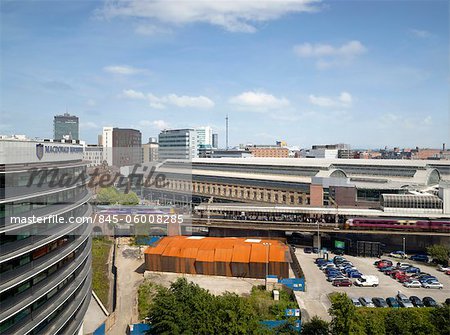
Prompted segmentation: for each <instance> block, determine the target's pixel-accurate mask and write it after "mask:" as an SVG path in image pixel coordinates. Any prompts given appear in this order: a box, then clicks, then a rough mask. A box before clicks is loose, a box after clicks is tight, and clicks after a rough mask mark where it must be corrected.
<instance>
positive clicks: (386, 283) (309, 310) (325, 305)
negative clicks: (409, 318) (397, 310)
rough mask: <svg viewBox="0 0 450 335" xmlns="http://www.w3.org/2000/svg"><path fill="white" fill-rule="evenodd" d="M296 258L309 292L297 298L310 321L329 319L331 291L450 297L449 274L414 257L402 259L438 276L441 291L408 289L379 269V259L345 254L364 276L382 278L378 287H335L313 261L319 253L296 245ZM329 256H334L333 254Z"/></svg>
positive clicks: (440, 300) (439, 299)
mask: <svg viewBox="0 0 450 335" xmlns="http://www.w3.org/2000/svg"><path fill="white" fill-rule="evenodd" d="M295 255H296V256H297V259H298V261H299V263H300V266H301V267H302V270H303V272H304V274H305V281H306V292H295V294H296V297H297V300H298V301H299V305H300V309H301V310H302V315H303V319H304V320H305V321H307V320H309V319H310V318H311V317H312V316H314V315H317V316H319V317H321V318H322V319H324V320H328V321H329V320H330V319H331V318H330V316H329V315H328V309H329V308H330V307H331V303H330V301H329V299H328V294H330V293H332V292H345V293H347V294H348V296H349V297H351V298H359V297H367V296H368V297H371V298H372V297H382V298H387V297H393V296H395V295H396V294H397V293H398V291H401V292H402V293H404V294H405V295H407V296H408V297H409V296H412V295H415V296H418V297H419V298H421V299H422V298H423V297H425V296H429V297H432V298H433V299H435V300H436V301H437V302H438V303H443V302H444V301H445V299H446V298H449V297H450V276H448V275H446V274H445V273H442V272H439V271H437V269H436V267H434V266H431V265H427V264H424V263H420V262H414V261H411V260H403V261H402V262H405V263H410V264H413V265H414V266H418V267H419V268H420V269H421V270H422V272H427V273H430V274H431V275H433V276H436V277H437V278H438V279H439V281H440V282H441V283H442V284H443V285H444V288H443V289H442V290H439V289H425V288H406V287H404V286H403V285H402V284H401V283H399V282H398V281H396V280H395V279H393V278H391V277H390V276H387V275H385V274H383V273H381V272H379V271H378V270H377V269H376V268H375V266H374V265H373V263H374V262H375V261H376V260H377V258H370V257H368V258H363V257H354V256H348V255H345V256H344V257H345V258H346V259H348V260H349V261H351V262H352V263H353V264H354V266H356V267H357V269H358V270H359V271H360V272H362V273H363V274H365V275H376V276H377V277H378V278H379V283H380V284H379V286H378V287H357V286H352V287H334V286H332V285H331V283H330V282H328V281H327V280H326V277H325V274H324V273H323V272H322V271H321V270H320V269H319V268H318V267H317V266H316V264H315V263H314V260H315V258H317V254H305V253H304V252H303V248H297V251H296V252H295ZM330 256H331V257H332V256H334V255H332V254H330ZM383 259H391V260H392V261H393V262H394V264H395V263H396V262H397V261H399V260H398V259H395V258H391V257H383ZM400 261H401V260H400Z"/></svg>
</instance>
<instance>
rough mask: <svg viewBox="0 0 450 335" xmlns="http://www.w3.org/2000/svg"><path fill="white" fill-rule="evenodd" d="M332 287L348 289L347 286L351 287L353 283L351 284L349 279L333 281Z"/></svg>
mask: <svg viewBox="0 0 450 335" xmlns="http://www.w3.org/2000/svg"><path fill="white" fill-rule="evenodd" d="M332 285H333V286H346V287H348V286H352V285H353V283H352V281H351V280H350V279H347V278H344V279H336V280H333V282H332Z"/></svg>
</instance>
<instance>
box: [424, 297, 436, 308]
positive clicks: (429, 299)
mask: <svg viewBox="0 0 450 335" xmlns="http://www.w3.org/2000/svg"><path fill="white" fill-rule="evenodd" d="M422 301H423V304H424V305H425V306H426V307H437V306H438V304H437V302H436V300H434V299H433V298H432V297H424V298H423V299H422Z"/></svg>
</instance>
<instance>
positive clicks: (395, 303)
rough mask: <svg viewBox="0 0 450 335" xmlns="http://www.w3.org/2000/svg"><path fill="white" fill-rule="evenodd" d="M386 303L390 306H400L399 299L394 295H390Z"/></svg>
mask: <svg viewBox="0 0 450 335" xmlns="http://www.w3.org/2000/svg"><path fill="white" fill-rule="evenodd" d="M386 303H387V304H388V306H389V307H393V308H399V307H400V305H399V304H398V301H397V299H395V298H394V297H389V298H387V299H386Z"/></svg>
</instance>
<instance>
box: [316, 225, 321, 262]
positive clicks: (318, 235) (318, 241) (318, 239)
mask: <svg viewBox="0 0 450 335" xmlns="http://www.w3.org/2000/svg"><path fill="white" fill-rule="evenodd" d="M316 222H317V255H320V248H321V246H320V221H319V220H317V221H316Z"/></svg>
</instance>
